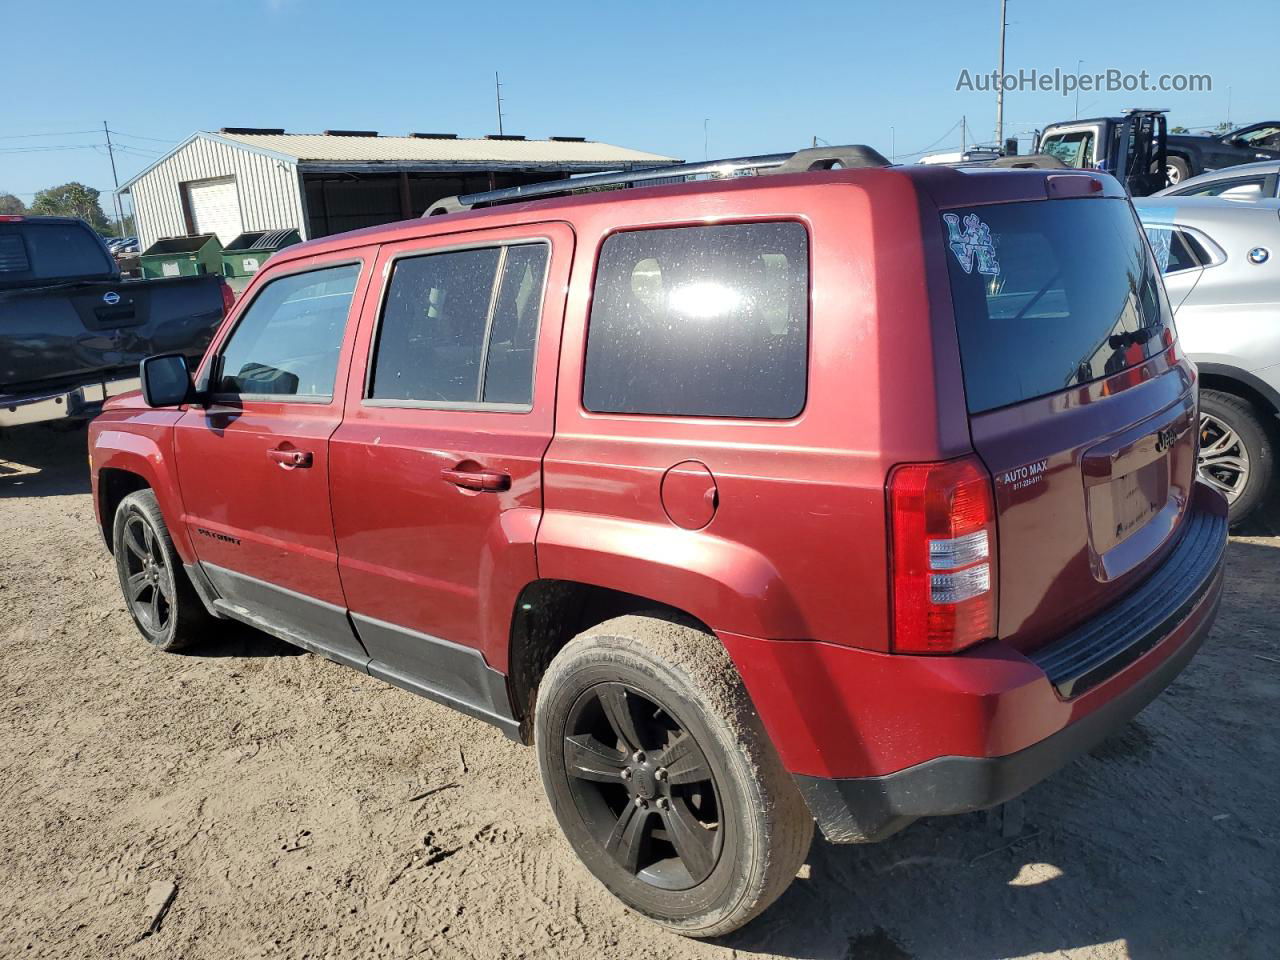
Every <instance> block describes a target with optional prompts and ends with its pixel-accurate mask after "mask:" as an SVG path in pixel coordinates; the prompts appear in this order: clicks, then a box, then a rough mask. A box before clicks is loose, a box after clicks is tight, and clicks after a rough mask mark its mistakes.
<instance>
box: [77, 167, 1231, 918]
mask: <svg viewBox="0 0 1280 960" xmlns="http://www.w3.org/2000/svg"><path fill="white" fill-rule="evenodd" d="M836 166H839V167H841V168H840V169H831V168H834V167H836ZM653 179H662V180H664V181H666V182H665V183H661V184H658V185H646V184H648V183H649V181H651V180H653ZM673 180H674V181H677V182H672V181H673ZM601 188H603V189H601ZM584 191H585V192H584ZM440 211H443V212H445V215H442V216H427V217H424V218H422V219H419V220H415V221H411V222H406V223H399V224H392V225H389V226H382V227H376V228H372V229H367V230H361V231H356V232H354V233H347V234H342V235H339V236H333V237H327V238H324V239H321V240H317V241H313V242H310V243H305V244H302V245H300V246H295V247H290V248H289V249H287V250H284V251H282V252H280V253H278V254H276V255H275V256H273V257H272V258H271V260H270V262H269V263H268V264H267V265H266V267H265V268H264V269H263V270H262V272H261V273H259V274H258V276H257V277H256V278H255V279H254V281H253V283H252V284H251V286H250V288H249V289H248V290H247V291H246V293H245V295H244V296H243V297H241V299H240V302H239V304H238V305H237V307H236V308H235V309H234V311H233V312H232V313H231V315H230V317H229V318H228V320H227V321H226V323H225V324H224V326H223V328H222V329H221V331H220V332H219V334H218V336H217V337H216V338H215V339H214V341H213V343H212V344H211V345H210V348H209V350H208V353H207V354H206V356H205V357H204V359H203V361H202V362H201V363H200V365H199V367H198V369H196V370H194V371H192V372H190V373H189V372H188V370H187V368H186V364H185V361H184V359H183V358H182V357H180V356H176V355H175V356H160V357H153V358H150V359H148V360H147V361H144V363H143V370H142V375H143V385H144V390H143V393H142V394H141V395H137V394H133V395H129V396H125V397H121V398H118V399H117V400H115V401H113V402H112V403H111V404H110V405H109V406H108V409H107V410H106V411H105V412H104V413H103V414H102V416H101V417H100V418H99V419H97V420H96V421H95V422H94V423H93V425H92V429H91V436H90V445H91V459H92V468H93V489H94V497H95V502H96V506H97V510H98V515H99V519H100V522H101V525H102V530H103V533H104V534H105V537H106V540H107V543H108V545H109V546H110V548H111V550H112V551H113V553H114V555H115V560H116V563H117V566H118V569H119V575H120V583H121V586H122V588H123V591H124V597H125V600H126V602H127V604H128V607H129V609H130V610H131V611H132V614H133V617H134V619H135V620H136V621H137V625H138V628H139V629H140V630H141V632H142V634H143V635H144V636H145V637H146V638H147V640H149V641H150V642H151V643H152V644H154V645H155V646H156V647H158V648H160V649H162V650H171V649H176V648H178V647H181V646H186V645H188V644H189V643H192V642H193V641H196V640H199V639H201V638H204V637H207V636H208V635H209V634H210V632H211V630H210V628H211V627H215V624H216V623H217V621H218V620H219V619H222V618H231V619H233V620H240V621H244V622H245V623H249V624H252V625H253V626H255V627H259V628H261V629H262V630H265V631H267V632H268V633H271V634H274V635H276V636H278V637H281V638H283V639H285V640H287V641H289V642H291V643H294V644H297V645H299V646H301V647H305V648H306V649H308V650H311V651H313V652H315V653H318V654H321V655H323V656H326V657H330V658H332V659H333V660H336V661H339V662H341V663H345V664H348V665H350V666H352V667H354V668H356V669H358V670H361V671H363V672H366V673H368V674H371V675H372V676H375V677H379V678H381V679H383V680H386V681H387V682H389V683H392V684H395V685H397V686H399V687H403V688H405V689H406V690H410V691H413V692H415V693H419V694H422V695H423V696H427V697H430V698H432V699H435V700H438V701H441V702H443V703H445V704H448V705H450V706H452V707H455V708H457V709H458V710H462V711H464V712H466V713H468V714H471V715H472V716H475V717H479V718H481V719H483V720H487V721H489V722H491V723H493V724H495V725H497V726H498V727H499V728H501V729H502V730H503V731H504V732H505V733H507V734H508V735H509V736H511V737H513V738H516V739H518V740H520V741H522V742H524V743H532V744H534V745H535V746H536V749H537V757H538V763H539V765H540V768H541V772H542V779H543V783H544V786H545V788H546V792H547V794H548V796H549V798H550V800H551V804H552V806H553V807H554V810H555V813H556V816H557V817H558V819H559V821H560V824H561V826H562V828H563V830H564V833H565V836H566V837H567V839H568V842H569V843H570V844H571V845H572V846H573V848H574V849H575V851H576V852H577V853H578V855H579V856H580V857H581V859H582V860H583V861H584V863H585V864H586V865H587V867H588V868H589V869H590V870H591V871H592V873H593V874H594V875H595V876H596V877H597V878H599V880H600V881H601V882H602V883H603V884H604V885H605V886H606V887H607V888H608V889H609V890H611V891H612V892H613V893H614V894H616V895H617V896H618V897H619V898H621V899H622V900H623V901H624V902H625V903H627V904H628V905H629V906H631V907H632V908H634V909H635V910H637V911H639V912H641V913H643V914H645V915H647V916H649V917H651V918H653V919H654V920H656V921H657V922H659V923H661V924H664V925H666V926H667V927H669V928H671V929H673V930H676V931H679V932H681V933H684V934H687V935H690V936H711V935H715V934H721V933H725V932H727V931H729V930H732V929H734V928H736V927H738V926H740V925H741V924H743V923H745V922H746V921H747V920H749V919H750V918H751V917H753V916H755V915H756V914H757V913H759V912H760V911H761V910H763V909H764V908H765V907H766V906H768V904H769V903H770V902H772V901H773V900H774V899H775V898H776V897H777V896H778V895H779V894H780V893H781V892H782V891H783V890H784V889H785V888H786V887H787V885H788V884H789V883H790V882H791V880H792V878H793V877H794V876H795V874H796V872H797V870H798V868H799V867H800V866H801V864H802V863H803V861H804V858H805V856H806V854H807V851H808V849H809V845H810V841H811V838H812V834H813V824H814V822H815V821H816V822H817V824H818V826H819V827H820V828H821V830H822V832H823V834H824V835H825V836H826V837H827V839H828V840H831V841H834V842H864V841H872V840H878V839H880V838H883V837H886V836H888V835H890V834H892V833H893V832H895V831H897V830H900V829H902V828H903V827H904V826H905V825H907V824H909V823H910V822H911V821H912V820H914V819H916V818H918V817H923V816H933V815H936V814H951V813H962V812H965V811H972V810H978V809H981V808H984V807H989V806H992V805H994V804H999V803H1001V802H1003V801H1005V800H1008V799H1009V798H1011V797H1013V796H1015V795H1017V794H1018V793H1020V792H1022V791H1023V790H1025V789H1027V788H1028V787H1030V786H1031V785H1032V784H1034V783H1036V782H1038V781H1039V780H1041V779H1043V778H1044V777H1046V776H1048V775H1050V774H1051V773H1053V772H1054V771H1055V770H1056V769H1058V768H1059V767H1061V766H1062V765H1063V764H1065V763H1067V762H1068V761H1069V760H1070V759H1071V758H1073V757H1075V756H1077V755H1078V754H1080V753H1081V752H1083V751H1085V750H1087V749H1089V748H1090V747H1091V746H1092V745H1093V744H1095V743H1096V742H1097V741H1099V740H1100V739H1101V738H1103V737H1104V736H1106V735H1107V734H1108V733H1109V732H1110V731H1112V730H1114V729H1116V728H1117V727H1119V726H1120V725H1122V724H1124V723H1125V722H1126V721H1127V720H1128V719H1129V718H1130V717H1132V716H1133V715H1134V714H1135V713H1137V712H1138V711H1139V710H1140V709H1142V707H1143V706H1144V705H1145V704H1146V703H1148V702H1149V701H1150V700H1151V699H1152V698H1153V697H1155V696H1156V695H1157V694H1158V693H1159V692H1160V690H1161V689H1162V688H1163V687H1165V686H1166V685H1167V684H1168V683H1169V682H1170V681H1171V680H1172V679H1173V678H1174V677H1175V676H1176V675H1177V674H1178V672H1179V671H1180V670H1182V668H1183V667H1184V666H1186V664H1187V662H1188V661H1189V660H1190V659H1191V657H1192V655H1193V654H1194V653H1195V651H1196V649H1197V647H1198V646H1199V644H1200V642H1201V640H1202V639H1203V638H1204V636H1205V634H1206V632H1207V631H1208V629H1209V626H1210V624H1211V622H1212V620H1213V617H1214V614H1215V611H1216V608H1217V604H1218V600H1219V596H1220V594H1221V590H1222V568H1223V552H1224V549H1225V544H1226V531H1227V519H1226V516H1227V512H1226V504H1225V502H1224V501H1223V499H1222V498H1221V497H1220V496H1219V495H1218V494H1217V493H1215V492H1214V491H1212V490H1210V489H1208V488H1207V487H1205V486H1204V485H1202V484H1200V483H1198V482H1197V481H1196V450H1197V423H1198V419H1197V411H1196V370H1195V367H1194V366H1193V365H1192V364H1191V363H1190V362H1189V361H1188V360H1187V359H1186V357H1185V356H1184V355H1183V354H1182V352H1181V350H1180V349H1179V346H1178V342H1177V339H1176V337H1175V334H1174V329H1173V324H1172V320H1171V315H1170V309H1169V304H1168V301H1167V299H1166V296H1165V293H1164V289H1163V287H1162V286H1161V280H1160V273H1159V270H1158V269H1157V267H1156V264H1155V262H1154V260H1153V258H1152V254H1151V251H1150V249H1149V248H1148V245H1147V243H1146V240H1145V238H1144V235H1143V232H1142V229H1141V227H1140V226H1139V224H1138V222H1137V220H1136V218H1135V216H1134V212H1133V209H1132V207H1131V206H1130V204H1129V201H1128V199H1127V198H1126V196H1125V194H1124V192H1123V191H1122V189H1121V188H1120V186H1119V185H1118V184H1117V182H1116V181H1115V180H1113V179H1111V178H1110V177H1108V176H1106V175H1103V174H1098V173H1091V172H1084V171H1071V172H1067V171H1057V172H1055V171H1050V170H1036V169H1029V170H1014V169H992V168H982V167H956V168H944V167H896V166H889V165H888V164H887V163H886V162H884V161H883V158H879V156H878V155H877V154H875V153H874V151H870V150H867V149H866V148H842V149H840V150H836V151H826V150H819V151H816V152H815V151H802V152H801V153H800V154H796V155H794V156H789V157H788V156H783V155H774V156H769V157H757V158H748V159H747V160H744V161H739V162H725V163H721V164H709V165H693V166H686V167H683V168H680V167H677V168H666V169H663V170H657V171H648V172H635V171H632V172H631V173H628V174H625V175H617V176H608V175H606V176H601V177H587V178H583V179H579V180H570V181H558V182H555V183H551V184H540V185H535V186H532V187H521V188H512V189H509V190H505V191H494V192H492V193H489V194H476V195H472V196H469V197H462V198H450V199H449V200H448V201H446V202H442V203H441V204H440V206H439V207H438V208H437V210H435V211H432V212H433V213H435V212H440ZM212 632H213V633H215V634H216V632H217V631H216V629H214V630H213V631H212Z"/></svg>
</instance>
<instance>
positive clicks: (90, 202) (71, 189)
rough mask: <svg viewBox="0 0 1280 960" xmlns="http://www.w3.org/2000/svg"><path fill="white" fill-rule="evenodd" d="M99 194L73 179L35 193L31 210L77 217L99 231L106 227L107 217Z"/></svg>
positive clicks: (58, 215) (54, 215) (52, 215)
mask: <svg viewBox="0 0 1280 960" xmlns="http://www.w3.org/2000/svg"><path fill="white" fill-rule="evenodd" d="M100 196H101V193H100V192H99V191H97V190H95V189H93V187H86V186H85V185H84V184H83V183H77V182H76V181H74V180H73V181H72V182H71V183H64V184H62V185H61V186H58V187H50V188H49V189H47V190H41V191H40V192H39V193H37V194H36V198H35V200H33V201H32V202H31V212H32V213H39V214H44V215H45V216H51V217H79V218H80V219H81V220H84V221H85V222H86V223H88V224H89V226H91V227H93V228H94V229H95V230H99V231H101V230H103V229H105V228H106V227H107V217H106V214H104V213H103V212H102V204H101V203H100V202H99V200H98V198H99V197H100Z"/></svg>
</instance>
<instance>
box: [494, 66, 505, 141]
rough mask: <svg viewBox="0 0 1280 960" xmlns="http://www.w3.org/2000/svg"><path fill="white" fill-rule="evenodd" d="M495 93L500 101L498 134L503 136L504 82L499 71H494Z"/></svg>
mask: <svg viewBox="0 0 1280 960" xmlns="http://www.w3.org/2000/svg"><path fill="white" fill-rule="evenodd" d="M493 95H494V97H495V98H496V99H497V102H498V136H502V135H503V133H502V83H501V82H500V81H499V80H498V71H497V70H495V71H493Z"/></svg>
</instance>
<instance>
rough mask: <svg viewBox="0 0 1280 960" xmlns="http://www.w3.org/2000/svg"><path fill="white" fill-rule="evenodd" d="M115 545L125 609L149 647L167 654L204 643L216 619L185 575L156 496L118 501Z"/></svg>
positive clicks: (141, 495)
mask: <svg viewBox="0 0 1280 960" xmlns="http://www.w3.org/2000/svg"><path fill="white" fill-rule="evenodd" d="M111 542H112V551H113V552H114V554H115V559H116V573H117V575H118V576H119V578H120V590H121V592H122V593H123V595H124V601H125V606H126V607H127V608H128V610H129V615H130V616H132V617H133V622H134V624H136V625H137V627H138V631H139V632H140V633H141V634H142V635H143V637H145V638H146V640H147V642H148V643H149V644H151V645H152V646H153V647H155V648H156V649H157V650H163V651H165V652H166V653H167V652H172V651H175V650H182V649H184V648H187V647H190V646H192V645H194V644H196V643H199V642H200V641H202V640H204V639H205V638H206V637H207V636H208V633H209V629H210V626H211V625H212V623H213V618H212V617H211V616H209V612H208V611H207V610H206V609H205V607H204V604H203V603H201V601H200V597H199V596H198V595H197V594H196V591H195V588H193V587H192V586H191V582H190V581H189V580H188V579H187V574H186V571H185V570H183V569H182V559H181V558H180V557H179V556H178V551H177V550H175V549H174V547H173V539H172V538H171V537H170V536H169V528H168V527H167V526H165V522H164V517H163V516H162V515H161V513H160V506H159V504H157V502H156V495H155V493H153V492H152V491H151V490H139V491H137V492H135V493H131V494H129V495H128V496H127V497H125V498H124V499H123V500H121V501H120V505H119V506H118V507H117V508H116V515H115V519H114V521H113V523H112V530H111Z"/></svg>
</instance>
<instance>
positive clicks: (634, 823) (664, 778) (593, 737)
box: [564, 682, 724, 890]
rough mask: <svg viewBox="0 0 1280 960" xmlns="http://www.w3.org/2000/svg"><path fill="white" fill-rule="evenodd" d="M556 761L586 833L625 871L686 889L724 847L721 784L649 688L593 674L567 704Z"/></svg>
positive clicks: (708, 872) (701, 876)
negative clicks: (559, 762) (560, 757)
mask: <svg viewBox="0 0 1280 960" xmlns="http://www.w3.org/2000/svg"><path fill="white" fill-rule="evenodd" d="M566 726H567V729H566V732H565V737H564V766H565V773H566V774H567V775H568V777H569V782H570V789H571V792H572V794H573V800H574V803H575V805H576V807H577V809H578V812H579V814H580V815H581V817H582V819H583V821H584V823H585V824H586V826H587V827H588V829H589V830H590V832H591V834H592V835H593V836H594V837H595V839H596V840H597V841H598V842H599V843H600V845H601V847H603V848H604V849H605V851H607V853H608V854H609V855H610V857H611V858H612V859H613V861H614V862H615V863H616V865H617V866H618V867H619V868H621V869H622V870H624V871H625V872H626V873H627V874H629V875H630V876H633V877H636V878H638V879H640V880H642V881H644V882H645V883H647V884H650V885H651V886H654V887H659V888H661V889H664V890H686V889H689V888H690V887H694V886H697V885H698V884H700V883H702V882H703V881H704V880H706V879H707V877H709V876H710V875H711V872H712V870H714V869H715V866H716V862H717V861H718V859H719V857H720V852H721V849H722V847H723V839H724V834H723V831H722V829H721V824H720V794H719V790H718V788H717V784H716V780H715V776H714V775H713V773H712V770H711V765H710V764H709V763H708V762H707V758H706V756H705V755H704V754H703V752H702V750H701V748H699V746H698V744H697V742H696V741H695V740H694V738H693V735H692V734H691V733H690V732H689V731H688V730H687V729H685V728H684V727H683V726H682V725H681V723H680V722H679V720H677V719H676V718H675V717H674V716H673V715H672V714H671V712H670V711H668V710H667V709H666V708H665V707H663V706H662V705H661V704H659V703H658V702H657V701H656V700H654V699H653V698H652V697H651V696H649V695H647V694H645V693H642V692H641V691H639V690H637V689H635V688H633V687H630V686H628V685H626V684H624V683H617V682H613V683H598V684H595V685H594V686H592V687H590V688H589V689H588V690H586V691H585V692H584V693H583V694H582V695H581V696H580V697H579V698H578V700H577V702H576V703H575V704H574V705H573V707H572V709H571V710H570V713H569V717H568V723H567V725H566Z"/></svg>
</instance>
